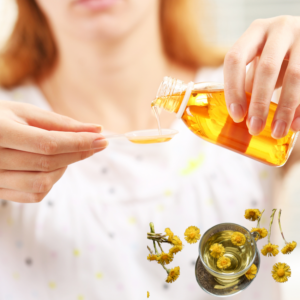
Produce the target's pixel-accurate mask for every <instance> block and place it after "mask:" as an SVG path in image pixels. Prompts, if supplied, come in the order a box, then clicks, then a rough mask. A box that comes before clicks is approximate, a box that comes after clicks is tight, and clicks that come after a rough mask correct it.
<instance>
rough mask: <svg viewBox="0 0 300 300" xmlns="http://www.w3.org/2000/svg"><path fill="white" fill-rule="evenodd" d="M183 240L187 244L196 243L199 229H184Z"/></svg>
mask: <svg viewBox="0 0 300 300" xmlns="http://www.w3.org/2000/svg"><path fill="white" fill-rule="evenodd" d="M184 235H185V240H186V241H187V242H188V243H189V244H194V243H197V241H198V240H199V239H200V236H201V235H200V229H199V228H197V227H196V226H190V227H189V228H187V229H186V231H185V233H184Z"/></svg>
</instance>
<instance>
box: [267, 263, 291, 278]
mask: <svg viewBox="0 0 300 300" xmlns="http://www.w3.org/2000/svg"><path fill="white" fill-rule="evenodd" d="M291 275H292V272H291V268H290V266H288V265H287V264H285V263H277V264H275V265H274V266H273V270H272V276H273V278H274V279H275V280H276V281H277V282H286V281H288V277H291Z"/></svg>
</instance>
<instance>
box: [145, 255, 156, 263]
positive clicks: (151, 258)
mask: <svg viewBox="0 0 300 300" xmlns="http://www.w3.org/2000/svg"><path fill="white" fill-rule="evenodd" d="M147 259H148V260H150V261H152V260H157V255H155V254H149V255H148V256H147Z"/></svg>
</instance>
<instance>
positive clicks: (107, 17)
mask: <svg viewBox="0 0 300 300" xmlns="http://www.w3.org/2000/svg"><path fill="white" fill-rule="evenodd" d="M158 1H159V0H51V1H49V0H36V2H37V4H38V5H39V7H40V8H41V9H42V11H43V12H44V13H45V15H46V16H47V18H48V20H49V21H50V24H51V26H52V28H53V29H54V33H56V34H57V33H58V32H59V34H63V33H67V34H68V35H73V36H78V37H80V38H84V39H94V38H97V39H99V38H100V39H107V40H110V39H115V38H120V37H122V36H123V35H125V34H126V33H128V32H130V30H131V29H133V28H134V27H135V26H138V24H139V23H140V22H142V21H143V20H144V19H145V18H146V17H147V16H148V15H149V14H151V13H157V9H156V8H157V5H158Z"/></svg>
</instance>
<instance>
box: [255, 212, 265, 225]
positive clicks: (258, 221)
mask: <svg viewBox="0 0 300 300" xmlns="http://www.w3.org/2000/svg"><path fill="white" fill-rule="evenodd" d="M264 211H265V210H263V211H262V212H261V215H260V217H259V218H258V220H257V226H256V227H257V228H260V220H261V217H262V215H263V213H264Z"/></svg>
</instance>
